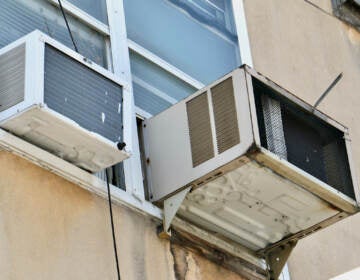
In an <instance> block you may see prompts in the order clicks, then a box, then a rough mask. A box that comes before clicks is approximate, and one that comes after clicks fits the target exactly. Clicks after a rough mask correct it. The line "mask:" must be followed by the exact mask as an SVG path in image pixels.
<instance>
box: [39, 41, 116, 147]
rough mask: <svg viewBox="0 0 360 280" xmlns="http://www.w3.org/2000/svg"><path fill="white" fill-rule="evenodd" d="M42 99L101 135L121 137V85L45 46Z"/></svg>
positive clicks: (59, 111)
mask: <svg viewBox="0 0 360 280" xmlns="http://www.w3.org/2000/svg"><path fill="white" fill-rule="evenodd" d="M44 99H45V103H46V104H47V106H48V107H49V108H50V109H53V110H54V111H56V112H58V113H60V114H62V115H64V116H66V117H68V118H70V119H72V120H74V121H75V122H76V123H78V124H79V125H80V126H81V127H83V128H86V129H88V130H90V131H92V132H95V133H98V134H100V135H102V136H103V137H105V138H107V139H109V140H111V141H113V142H119V141H121V140H122V112H121V111H122V87H121V86H120V85H118V84H116V83H114V82H113V81H111V80H109V79H107V78H105V77H104V76H102V75H100V74H99V73H96V72H95V71H93V70H91V69H90V68H88V67H86V66H85V65H83V64H81V63H79V62H77V61H76V60H74V59H72V58H70V57H69V56H67V55H65V54H63V53H62V52H60V51H58V50H56V49H54V48H52V47H50V46H46V49H45V84H44Z"/></svg>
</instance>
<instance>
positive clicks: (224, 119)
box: [211, 78, 240, 153]
mask: <svg viewBox="0 0 360 280" xmlns="http://www.w3.org/2000/svg"><path fill="white" fill-rule="evenodd" d="M211 97H212V104H213V108H214V118H215V127H216V141H217V146H218V152H219V153H222V152H224V151H226V150H228V149H230V148H231V147H234V146H235V145H237V144H239V143H240V134H239V127H238V120H237V113H236V106H235V98H234V88H233V82H232V78H228V79H226V80H225V81H223V82H221V83H219V84H217V85H216V86H214V87H212V88H211Z"/></svg>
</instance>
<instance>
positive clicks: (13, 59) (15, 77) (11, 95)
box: [0, 44, 25, 112]
mask: <svg viewBox="0 0 360 280" xmlns="http://www.w3.org/2000/svg"><path fill="white" fill-rule="evenodd" d="M24 76H25V45H24V44H23V45H20V46H18V47H16V48H14V49H12V50H11V51H8V52H7V53H5V54H3V55H2V56H0V112H2V111H4V110H6V109H8V108H10V107H12V106H14V105H16V104H18V103H20V102H22V101H23V100H24V81H25V79H24Z"/></svg>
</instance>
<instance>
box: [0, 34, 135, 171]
mask: <svg viewBox="0 0 360 280" xmlns="http://www.w3.org/2000/svg"><path fill="white" fill-rule="evenodd" d="M124 84H125V83H124V82H122V81H121V80H119V79H118V78H117V77H116V76H114V75H113V74H112V73H110V72H109V71H107V70H105V69H103V68H102V67H100V66H97V65H95V64H94V63H92V62H91V61H88V60H86V59H85V58H84V57H82V56H81V55H79V54H77V53H75V52H73V51H72V50H70V49H68V48H67V47H65V46H63V45H62V44H60V43H58V42H57V41H55V40H53V39H51V38H49V37H48V36H46V35H44V34H42V33H41V32H39V31H35V32H33V33H30V34H29V35H27V36H25V37H23V38H21V39H19V40H17V41H15V42H13V43H12V44H10V45H8V46H6V47H4V48H2V49H1V50H0V127H1V128H2V129H5V130H7V131H9V132H11V133H13V134H15V135H17V136H19V137H21V138H23V139H25V140H27V141H29V142H31V143H33V144H35V145H37V146H39V147H41V148H43V149H45V150H48V151H50V152H52V153H54V154H56V155H58V156H59V157H61V158H63V159H65V160H67V161H69V162H71V163H73V164H75V165H77V166H79V167H82V168H84V169H86V170H89V171H91V172H97V171H100V170H101V169H104V168H106V167H109V166H111V165H113V164H116V163H118V162H121V161H123V160H124V159H126V158H127V157H129V154H128V153H127V152H125V151H121V150H119V149H118V148H117V142H121V141H122V125H123V124H122V103H123V101H122V91H123V86H124Z"/></svg>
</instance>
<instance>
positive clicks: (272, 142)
mask: <svg viewBox="0 0 360 280" xmlns="http://www.w3.org/2000/svg"><path fill="white" fill-rule="evenodd" d="M261 104H262V106H263V116H264V123H265V131H266V133H265V134H266V142H267V146H268V150H269V151H270V152H273V153H274V154H277V155H278V156H280V157H281V158H284V159H286V158H287V151H286V144H285V136H284V128H283V124H282V120H281V119H282V116H281V105H280V102H278V101H276V100H274V99H272V98H269V97H268V96H266V95H262V96H261Z"/></svg>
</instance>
